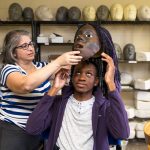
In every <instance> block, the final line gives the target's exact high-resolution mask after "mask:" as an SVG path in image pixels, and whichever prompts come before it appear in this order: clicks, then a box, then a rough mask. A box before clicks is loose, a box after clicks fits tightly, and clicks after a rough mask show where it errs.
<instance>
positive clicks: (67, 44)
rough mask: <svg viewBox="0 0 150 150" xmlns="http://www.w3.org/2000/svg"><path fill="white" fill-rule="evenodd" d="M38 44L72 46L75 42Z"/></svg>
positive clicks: (42, 44)
mask: <svg viewBox="0 0 150 150" xmlns="http://www.w3.org/2000/svg"><path fill="white" fill-rule="evenodd" d="M37 44H38V45H41V46H72V45H73V43H49V44H44V43H37Z"/></svg>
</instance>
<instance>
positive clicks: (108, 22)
mask: <svg viewBox="0 0 150 150" xmlns="http://www.w3.org/2000/svg"><path fill="white" fill-rule="evenodd" d="M36 23H37V24H45V25H46V24H47V25H48V24H50V25H79V24H84V23H97V24H108V25H109V24H116V25H117V24H133V25H134V24H135V25H137V24H140V25H141V24H150V21H137V20H136V21H65V22H59V21H36Z"/></svg>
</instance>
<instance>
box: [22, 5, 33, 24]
mask: <svg viewBox="0 0 150 150" xmlns="http://www.w3.org/2000/svg"><path fill="white" fill-rule="evenodd" d="M22 16H23V19H24V20H25V21H31V20H33V19H34V12H33V9H32V8H30V7H26V8H24V10H23V13H22Z"/></svg>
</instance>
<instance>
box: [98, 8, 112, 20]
mask: <svg viewBox="0 0 150 150" xmlns="http://www.w3.org/2000/svg"><path fill="white" fill-rule="evenodd" d="M109 14H110V11H109V9H108V7H107V6H105V5H101V6H99V7H98V8H97V11H96V17H97V20H102V21H106V20H108V17H109Z"/></svg>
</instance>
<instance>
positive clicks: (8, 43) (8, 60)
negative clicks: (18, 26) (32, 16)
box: [2, 30, 31, 65]
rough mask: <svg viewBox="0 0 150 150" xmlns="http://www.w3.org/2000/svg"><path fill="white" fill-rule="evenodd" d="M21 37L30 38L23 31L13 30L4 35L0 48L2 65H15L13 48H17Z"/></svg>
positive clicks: (26, 32)
mask: <svg viewBox="0 0 150 150" xmlns="http://www.w3.org/2000/svg"><path fill="white" fill-rule="evenodd" d="M22 36H29V37H31V35H30V33H29V32H28V31H25V30H13V31H10V32H8V33H7V34H6V36H5V38H4V43H3V48H2V55H3V64H4V65H5V64H15V62H16V61H17V60H16V58H15V57H14V53H15V47H17V46H18V44H19V42H20V40H21V37H22Z"/></svg>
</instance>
